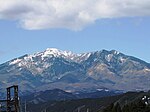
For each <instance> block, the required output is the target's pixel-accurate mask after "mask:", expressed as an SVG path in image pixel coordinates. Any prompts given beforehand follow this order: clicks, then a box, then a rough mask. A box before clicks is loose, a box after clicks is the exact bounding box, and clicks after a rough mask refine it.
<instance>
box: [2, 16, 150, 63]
mask: <svg viewBox="0 0 150 112" xmlns="http://www.w3.org/2000/svg"><path fill="white" fill-rule="evenodd" d="M149 29H150V18H149V17H145V18H144V17H143V18H122V19H108V20H99V21H97V22H96V23H95V24H92V25H90V26H88V27H86V28H85V29H83V30H82V31H71V30H66V29H47V30H24V29H21V28H20V27H18V26H17V25H16V23H15V22H13V21H6V20H5V21H0V63H3V62H6V61H8V60H10V59H13V58H15V57H19V56H22V55H24V54H32V53H35V52H37V51H43V50H45V49H46V48H48V47H54V48H58V49H62V50H71V51H73V52H75V53H82V52H89V51H99V50H102V49H107V50H112V49H115V50H118V51H120V52H122V53H125V54H128V55H132V56H135V57H138V58H140V59H143V60H145V61H147V62H150V52H149V49H150V30H149Z"/></svg>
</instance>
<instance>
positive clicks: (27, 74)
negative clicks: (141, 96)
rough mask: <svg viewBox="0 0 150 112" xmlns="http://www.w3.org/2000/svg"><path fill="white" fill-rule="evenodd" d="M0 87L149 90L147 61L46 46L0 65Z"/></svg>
mask: <svg viewBox="0 0 150 112" xmlns="http://www.w3.org/2000/svg"><path fill="white" fill-rule="evenodd" d="M0 77H1V78H0V89H4V88H5V87H7V86H9V85H12V84H19V85H20V89H21V92H22V94H25V93H29V92H34V91H44V90H49V89H55V88H59V89H63V90H65V91H70V92H74V91H90V90H101V89H108V90H122V91H136V90H149V89H150V87H149V85H150V64H149V63H146V62H145V61H142V60H140V59H138V58H135V57H132V56H127V55H125V54H123V53H120V52H118V51H115V50H111V51H107V50H101V51H96V52H90V53H81V54H75V53H72V52H70V51H62V50H58V49H55V48H48V49H46V50H45V51H43V52H38V53H35V54H32V55H24V56H21V57H19V58H16V59H13V60H11V61H8V62H6V63H3V64H1V65H0Z"/></svg>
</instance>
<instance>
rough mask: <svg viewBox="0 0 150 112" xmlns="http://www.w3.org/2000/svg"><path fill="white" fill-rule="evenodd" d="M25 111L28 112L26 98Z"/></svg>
mask: <svg viewBox="0 0 150 112" xmlns="http://www.w3.org/2000/svg"><path fill="white" fill-rule="evenodd" d="M24 107H25V112H27V102H26V100H25V106H24Z"/></svg>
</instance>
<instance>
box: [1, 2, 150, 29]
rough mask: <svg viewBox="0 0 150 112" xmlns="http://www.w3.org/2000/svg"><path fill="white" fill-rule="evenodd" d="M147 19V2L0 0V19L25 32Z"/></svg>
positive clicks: (149, 14) (149, 7)
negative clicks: (120, 19) (113, 19)
mask: <svg viewBox="0 0 150 112" xmlns="http://www.w3.org/2000/svg"><path fill="white" fill-rule="evenodd" d="M134 16H150V0H0V19H8V20H16V21H18V22H19V24H20V25H21V26H22V27H23V28H25V29H28V30H35V29H46V28H67V29H71V30H81V29H83V28H84V27H86V26H87V25H89V24H92V23H94V22H95V21H96V20H99V19H105V18H106V19H109V18H121V17H134Z"/></svg>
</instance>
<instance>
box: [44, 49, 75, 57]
mask: <svg viewBox="0 0 150 112" xmlns="http://www.w3.org/2000/svg"><path fill="white" fill-rule="evenodd" d="M52 55H53V56H54V57H63V58H68V59H69V58H71V57H73V56H75V55H76V54H74V53H72V52H71V51H62V50H59V49H56V48H47V49H46V50H45V51H44V52H43V55H42V58H44V57H49V56H52Z"/></svg>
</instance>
